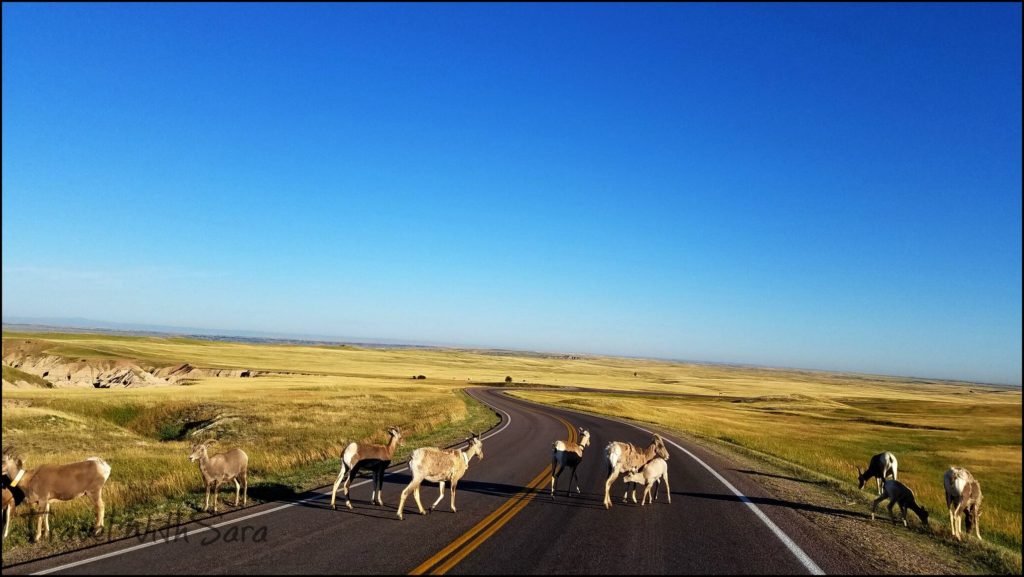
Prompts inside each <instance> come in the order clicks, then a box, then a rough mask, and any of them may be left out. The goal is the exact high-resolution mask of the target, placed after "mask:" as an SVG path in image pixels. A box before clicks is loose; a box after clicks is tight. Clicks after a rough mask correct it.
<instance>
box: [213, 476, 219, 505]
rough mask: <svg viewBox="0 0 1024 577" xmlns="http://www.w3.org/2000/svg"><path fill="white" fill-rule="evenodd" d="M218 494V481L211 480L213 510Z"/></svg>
mask: <svg viewBox="0 0 1024 577" xmlns="http://www.w3.org/2000/svg"><path fill="white" fill-rule="evenodd" d="M219 496H220V481H214V482H213V512H214V513H216V512H217V497H219Z"/></svg>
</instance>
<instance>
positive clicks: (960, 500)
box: [3, 427, 982, 540]
mask: <svg viewBox="0 0 1024 577" xmlns="http://www.w3.org/2000/svg"><path fill="white" fill-rule="evenodd" d="M387 432H388V436H389V440H388V442H387V444H383V445H377V444H372V443H359V442H352V443H349V444H348V446H346V447H345V450H344V451H343V452H342V454H341V471H340V472H339V473H338V478H337V480H336V481H335V482H334V487H333V489H332V491H331V507H332V508H335V499H336V496H337V493H338V488H339V487H341V489H342V493H343V495H344V496H345V505H346V506H347V507H348V508H349V509H351V508H352V502H351V500H350V499H349V485H350V483H351V481H352V479H353V478H354V477H355V476H356V475H357V474H358V473H359V472H360V471H361V470H368V471H370V472H371V473H372V477H373V489H372V492H371V495H370V502H371V503H373V504H376V505H383V504H384V501H383V498H382V496H381V490H382V488H383V483H384V472H385V470H386V469H387V467H388V466H390V464H391V460H392V457H393V455H394V454H395V450H396V449H397V448H398V446H400V445H401V444H402V431H401V429H400V428H398V427H390V428H388V430H387ZM578 432H579V436H578V441H573V440H566V441H562V440H559V441H555V442H554V443H553V445H552V454H551V496H552V498H553V497H554V494H555V483H556V481H557V479H558V477H559V476H560V475H561V474H562V472H563V471H565V470H566V469H570V470H571V471H572V473H571V474H570V477H569V487H567V488H566V494H568V493H569V492H570V491H571V489H572V485H573V481H574V480H576V479H577V477H576V467H578V466H579V464H580V463H581V462H582V460H583V453H584V450H585V449H586V448H587V446H589V444H590V432H589V431H587V430H585V429H583V428H579V430H578ZM211 442H212V441H206V442H203V443H199V444H197V445H194V446H193V447H192V450H191V452H190V454H189V460H190V461H192V462H195V463H198V465H199V471H200V473H201V474H202V478H203V484H204V486H205V489H206V501H205V504H204V506H203V511H207V510H209V508H210V492H211V488H212V489H213V511H214V512H215V513H216V511H217V495H218V493H219V491H220V486H221V485H222V484H224V483H228V482H234V484H235V506H238V505H239V504H241V505H243V506H244V505H245V504H246V503H247V502H248V465H249V457H248V456H247V455H246V454H245V452H244V451H242V450H241V449H231V450H229V451H226V452H223V453H217V454H213V455H210V454H209V452H208V450H207V447H208V446H209V445H210V443H211ZM473 457H478V458H479V459H483V458H484V449H483V440H482V439H481V438H480V435H478V434H476V433H473V434H472V435H471V436H470V437H469V438H468V439H467V447H466V448H465V449H439V448H436V447H422V448H419V449H416V450H415V451H413V452H412V456H411V457H410V459H409V468H410V470H411V472H412V480H411V481H410V482H409V485H408V486H406V487H405V489H404V490H402V494H401V498H400V500H399V502H398V512H397V515H398V518H399V519H402V518H403V516H402V513H403V510H404V508H405V500H406V497H408V496H409V494H410V493H412V495H413V497H414V499H415V500H416V506H417V508H418V509H419V512H420V513H421V514H423V515H426V514H427V511H425V510H424V509H423V504H422V503H421V502H420V484H421V483H422V482H423V481H431V482H435V483H438V485H439V488H440V492H439V495H438V497H437V499H436V500H435V501H434V503H433V504H432V505H431V506H430V510H434V508H435V507H436V506H437V504H438V503H440V502H441V499H442V498H444V487H445V483H450V484H451V509H452V511H453V512H454V511H456V508H455V491H456V487H457V486H458V483H459V480H460V479H462V477H463V475H465V473H466V471H467V469H468V468H469V463H470V460H471V459H472V458H473ZM668 458H669V454H668V450H667V448H666V447H665V443H664V441H663V440H662V438H661V437H660V436H658V435H654V436H653V438H652V439H651V442H650V444H649V445H648V446H646V447H642V446H636V445H633V444H631V443H625V442H621V441H615V442H612V443H609V444H608V446H607V447H606V448H605V460H606V463H607V465H608V471H609V475H608V479H607V480H606V481H605V491H604V505H605V507H606V508H609V507H611V505H612V501H611V497H610V491H611V486H612V484H613V483H614V482H615V480H616V479H617V478H618V477H619V476H620V475H623V474H625V477H624V480H625V482H626V484H627V489H626V494H624V495H623V501H625V500H626V495H627V494H628V493H629V485H630V484H632V486H633V502H634V503H636V502H637V500H636V485H637V484H639V485H643V487H644V492H643V496H642V499H641V501H640V504H641V505H644V504H646V503H647V502H649V501H651V500H652V498H651V492H652V490H653V492H654V498H657V494H658V485H659V484H660V483H664V484H665V492H666V493H667V494H668V502H669V503H671V502H672V497H671V491H670V489H669V486H668V464H667V462H666V461H667V459H668ZM898 467H899V465H898V463H897V461H896V457H895V455H893V454H892V453H889V452H885V453H879V454H878V455H875V456H874V457H872V458H871V461H870V463H869V464H868V468H867V469H866V470H861V469H860V468H859V467H858V473H859V477H858V481H859V486H858V488H860V489H863V488H864V485H865V484H866V483H867V482H868V480H870V479H872V478H873V479H875V483H876V487H877V489H878V498H877V499H875V500H874V502H873V503H872V506H871V518H872V519H874V518H875V510H876V509H877V507H878V505H879V504H880V503H881V502H882V501H885V500H887V499H888V500H889V515H890V517H891V518H892V520H893V522H896V518H895V514H894V512H893V507H895V506H897V505H898V506H899V507H900V512H901V513H902V520H903V524H904V526H906V524H907V511H908V510H909V511H913V512H914V513H916V514H917V516H918V518H920V520H921V523H922V524H923V525H926V526H927V525H928V511H927V510H926V509H925V508H924V507H922V506H920V505H919V504H918V503H917V501H916V500H915V498H914V493H913V491H911V490H910V488H909V487H907V486H906V485H904V484H903V483H901V482H900V481H898V480H897V477H898ZM3 476H4V477H3V515H4V538H5V539H6V538H7V534H8V530H9V528H10V523H11V517H12V516H13V514H14V509H15V506H16V505H17V504H20V503H22V502H27V503H28V505H29V507H30V509H31V510H32V511H33V513H34V514H35V516H36V531H35V540H39V538H40V537H41V536H43V535H44V534H45V535H46V536H49V533H50V520H49V513H50V503H51V502H53V501H68V500H71V499H76V498H78V497H81V496H82V495H88V496H89V498H90V499H91V500H92V501H93V504H94V505H95V510H96V524H95V532H96V533H97V534H100V533H102V531H103V527H104V525H103V512H104V508H103V485H104V483H106V481H107V479H108V478H109V477H110V465H108V464H107V463H106V462H105V461H104V460H103V459H100V458H99V457H91V458H89V459H86V460H85V461H80V462H77V463H69V464H66V465H42V466H40V467H38V468H36V469H31V470H26V469H25V468H24V464H23V462H22V459H21V457H20V456H19V455H18V454H17V452H16V451H15V450H14V449H13V448H5V449H4V452H3ZM890 477H891V478H890ZM943 483H944V485H945V492H946V505H947V507H948V508H949V517H950V527H951V529H952V533H953V536H954V537H955V538H956V539H958V540H959V539H961V538H962V535H963V527H962V525H963V523H966V526H967V533H968V534H970V532H971V530H972V528H973V530H974V534H975V536H977V538H978V539H981V532H980V529H979V523H978V521H979V517H980V516H981V500H982V495H981V485H980V484H979V483H978V481H977V480H976V479H975V478H974V476H973V475H971V473H970V472H969V471H967V470H966V469H963V468H960V467H950V469H949V470H948V471H946V473H945V476H944V479H943ZM576 492H577V493H579V492H580V488H579V485H578V481H577V485H576ZM39 509H42V513H41V514H40V512H39Z"/></svg>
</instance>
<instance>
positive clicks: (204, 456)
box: [188, 439, 249, 513]
mask: <svg viewBox="0 0 1024 577" xmlns="http://www.w3.org/2000/svg"><path fill="white" fill-rule="evenodd" d="M215 442H216V440H213V439H211V440H208V441H204V442H202V443H199V444H198V445H193V446H192V452H191V453H190V454H189V456H188V460H189V461H192V462H193V463H195V462H197V461H198V462H199V472H200V473H202V475H203V486H204V487H205V488H206V503H205V504H204V505H203V511H206V510H208V509H209V508H210V486H211V485H212V486H213V512H214V513H216V512H217V496H218V495H219V494H220V485H221V483H226V482H228V481H234V482H235V507H237V506H238V502H239V491H241V494H242V499H241V501H242V504H243V505H245V504H247V503H248V502H249V455H246V454H245V451H243V450H241V449H231V450H230V451H228V452H226V453H217V454H215V455H212V456H211V455H209V454H208V453H207V450H206V448H207V446H208V445H210V444H212V443H215ZM239 480H241V483H239Z"/></svg>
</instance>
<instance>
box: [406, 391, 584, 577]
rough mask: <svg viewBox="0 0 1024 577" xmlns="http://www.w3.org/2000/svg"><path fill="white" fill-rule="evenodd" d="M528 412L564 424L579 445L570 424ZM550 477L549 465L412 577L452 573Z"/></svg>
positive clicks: (519, 509)
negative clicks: (452, 569) (453, 569)
mask: <svg viewBox="0 0 1024 577" xmlns="http://www.w3.org/2000/svg"><path fill="white" fill-rule="evenodd" d="M528 410H531V411H532V412H536V413H540V414H543V415H546V416H549V417H552V418H554V419H557V420H558V421H560V422H561V423H562V424H563V425H565V429H566V430H567V431H568V432H569V441H570V442H573V443H575V442H576V430H575V429H574V428H573V427H572V425H571V424H570V423H569V421H566V420H565V419H563V418H561V417H559V416H558V415H552V414H550V413H546V412H543V411H537V410H534V409H528ZM550 478H551V466H550V465H549V466H547V467H544V469H543V470H542V471H541V472H540V473H539V474H538V475H537V476H536V477H534V478H533V480H532V481H530V482H529V483H528V484H527V485H526V487H524V488H523V489H522V490H521V491H519V492H518V493H516V494H515V495H513V496H512V497H511V498H509V500H508V501H505V502H504V503H502V505H501V506H500V507H498V508H497V509H496V510H495V511H494V512H493V513H491V514H490V515H488V516H486V517H484V518H483V520H482V521H480V522H479V523H477V524H476V525H474V526H473V528H472V529H470V530H469V531H466V532H465V533H464V534H463V535H462V536H461V537H459V538H458V539H456V540H454V541H452V542H451V544H449V545H448V546H447V547H445V548H444V549H441V550H440V551H438V552H437V553H436V554H435V555H434V556H432V557H431V558H430V559H427V560H426V561H424V562H423V563H421V564H420V565H419V566H417V567H416V568H415V569H413V570H412V571H410V572H409V575H444V574H445V573H447V572H448V571H450V570H451V568H452V567H454V566H456V565H458V564H459V562H460V561H462V560H463V559H464V558H465V557H466V556H467V555H469V554H470V553H472V552H473V551H475V550H476V548H477V547H479V546H480V545H482V544H483V543H484V541H487V540H488V539H490V538H491V537H492V536H493V535H494V534H495V533H497V532H498V531H499V530H500V529H501V528H502V527H504V526H505V524H506V523H508V522H509V521H510V520H511V519H512V518H513V517H515V516H516V515H518V514H519V512H520V511H522V510H523V509H524V508H525V507H526V506H527V505H528V504H529V503H530V501H532V500H533V498H534V497H536V496H537V490H538V489H540V488H541V487H543V486H544V485H545V484H546V483H547V482H548V479H550Z"/></svg>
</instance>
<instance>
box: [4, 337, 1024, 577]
mask: <svg viewBox="0 0 1024 577" xmlns="http://www.w3.org/2000/svg"><path fill="white" fill-rule="evenodd" d="M25 339H31V340H32V341H34V342H36V344H37V345H38V346H39V349H40V350H45V352H46V353H47V354H56V355H60V356H65V357H67V358H69V359H76V360H81V359H131V360H134V361H135V362H137V363H138V364H140V366H145V365H147V364H148V365H150V366H168V365H176V364H181V363H185V362H187V363H190V364H192V365H194V366H196V367H204V368H227V369H250V370H254V371H270V372H274V373H278V374H274V375H271V376H260V377H256V378H242V379H240V378H203V379H199V380H197V381H195V382H194V383H192V384H191V385H190V386H182V385H177V386H166V387H146V388H138V389H136V388H127V389H124V388H112V389H91V388H88V389H81V388H58V389H44V388H38V387H24V386H20V387H7V386H6V385H5V388H4V394H3V400H4V411H3V436H4V444H5V445H6V444H15V445H17V446H18V447H19V448H20V449H21V451H22V453H23V454H24V455H25V457H26V459H27V460H28V465H29V466H33V465H34V464H40V463H44V462H67V461H71V460H75V459H81V458H85V457H88V456H91V455H94V454H95V455H100V456H102V457H104V458H106V459H107V460H108V461H109V462H110V463H111V465H112V466H113V469H114V472H113V474H112V476H111V480H110V482H109V497H108V503H109V508H110V509H111V510H118V508H120V509H119V510H121V511H124V512H125V514H126V515H128V514H129V513H131V514H135V513H138V512H148V511H152V510H154V509H160V508H173V507H175V506H179V505H180V504H182V503H185V504H187V506H188V507H189V508H194V507H196V506H197V504H198V503H200V501H201V499H202V487H201V483H200V480H199V473H198V472H197V471H196V470H195V467H194V466H192V465H191V464H189V463H188V462H187V461H186V460H185V454H186V450H187V444H188V442H187V441H183V440H180V439H182V438H184V437H186V436H187V435H188V434H189V433H190V432H191V431H193V430H194V429H192V428H191V427H210V428H209V429H204V430H203V434H216V435H217V436H218V437H220V438H222V439H223V440H224V444H225V445H232V444H238V445H239V446H243V447H244V448H245V449H246V450H247V451H248V452H249V454H250V462H251V466H252V470H253V479H254V481H253V490H252V491H250V494H253V495H256V496H257V497H258V496H259V495H260V494H261V492H262V494H263V495H265V496H268V497H272V496H279V495H280V493H281V491H284V492H287V491H299V490H301V489H305V488H310V487H314V486H319V485H323V484H326V483H329V482H331V481H333V476H334V475H335V474H336V473H337V458H338V454H339V452H340V450H341V447H342V445H343V444H344V442H345V441H346V440H351V439H363V440H371V439H374V440H378V442H379V441H381V440H383V439H382V437H383V434H384V429H385V427H387V426H388V425H391V424H398V425H400V426H403V427H404V428H405V429H406V430H407V431H408V432H409V433H410V435H411V438H410V439H408V440H407V442H406V445H405V446H404V447H403V448H402V449H401V450H400V452H399V455H398V459H402V458H404V457H405V455H407V454H408V452H409V451H411V450H412V449H413V448H415V447H417V446H422V445H424V444H445V443H446V442H448V441H452V440H457V439H459V438H460V437H461V436H464V435H465V430H466V429H467V428H474V427H475V428H478V429H483V428H487V426H489V425H490V424H492V423H494V422H495V421H496V419H495V417H494V415H493V413H491V412H490V411H489V410H486V409H484V408H483V407H480V406H479V405H477V404H476V403H474V402H472V401H470V400H469V399H468V398H466V397H465V396H464V395H462V394H461V393H459V390H460V389H461V388H464V387H466V386H468V385H471V384H477V383H487V384H495V383H501V384H504V380H505V377H506V376H510V377H511V378H512V381H513V384H515V385H523V384H528V385H539V384H543V385H553V386H566V387H580V388H583V389H591V390H590V391H587V392H582V393H580V392H569V391H560V390H558V389H547V390H545V389H536V390H531V391H528V392H526V391H522V392H516V393H515V394H517V395H521V396H523V397H524V398H528V399H531V400H536V401H540V402H545V403H552V404H558V405H561V406H565V407H568V408H575V409H579V410H584V411H589V412H595V413H601V414H608V415H615V416H621V417H626V418H634V419H637V420H641V421H647V422H652V423H656V424H658V425H662V426H665V427H667V428H669V429H674V430H676V431H679V432H682V433H688V434H694V435H698V436H702V437H705V438H709V439H717V440H718V441H720V442H726V443H732V444H734V445H738V446H742V447H745V448H747V449H750V450H752V451H757V452H759V453H763V454H767V455H771V456H773V457H775V458H777V459H781V460H784V461H786V462H788V463H792V464H793V465H794V466H798V467H802V468H804V469H809V470H811V471H814V472H816V473H818V474H820V475H822V476H824V477H826V478H828V479H832V480H833V486H834V487H835V488H836V489H837V490H839V491H850V492H851V494H858V493H857V492H856V485H855V484H854V483H855V482H856V471H855V469H854V466H855V465H858V464H859V465H861V466H864V465H866V464H867V460H868V458H869V457H870V456H871V455H873V454H875V453H878V452H880V451H883V450H891V451H893V452H894V453H896V455H897V456H898V458H899V460H900V479H901V480H904V481H906V482H907V484H908V485H910V486H911V487H912V488H913V489H914V490H915V492H916V493H917V494H918V496H919V497H920V498H921V500H922V501H923V502H924V503H925V505H926V506H927V507H928V509H929V510H930V511H932V512H933V520H934V521H936V522H935V523H933V527H936V528H941V530H943V531H945V533H946V534H948V529H947V527H948V521H947V516H946V513H945V502H944V497H943V489H942V480H941V479H942V474H943V472H944V471H945V470H946V468H947V467H948V466H949V465H951V464H955V465H961V466H965V467H967V468H969V469H970V470H971V471H972V472H974V474H975V475H976V476H977V477H978V478H979V480H980V481H981V483H982V487H983V489H984V492H985V509H986V510H985V514H984V516H983V517H982V531H983V534H984V535H985V536H986V538H987V539H988V540H989V541H990V542H993V541H994V542H995V543H997V544H998V548H999V549H1000V550H1002V551H1004V552H1006V551H1008V553H1005V554H1006V555H1010V556H1015V557H1014V559H1015V561H1011V562H1010V563H1009V566H1010V567H1011V568H1012V567H1013V566H1014V565H1013V563H1014V562H1015V563H1016V565H1015V566H1016V571H1017V572H1019V571H1020V553H1019V550H1020V544H1021V391H1020V389H1019V388H1016V389H1008V388H999V387H991V386H983V385H976V384H970V383H950V382H945V381H934V380H927V379H909V378H896V377H880V376H870V375H858V374H840V373H828V372H819V371H799V370H781V369H764V368H752V367H737V366H725V365H707V364H693V363H673V362H665V361H657V360H645V359H630V358H616V357H596V356H568V355H540V354H531V353H525V352H515V353H513V352H507V351H474V350H449V349H415V348H392V349H385V348H360V347H353V346H314V345H281V344H251V343H235V342H222V341H206V340H196V339H182V338H150V337H121V336H110V335H96V334H54V333H4V343H5V345H4V346H5V350H6V348H7V343H8V341H9V340H15V341H24V340H25ZM5 374H6V373H5ZM421 374H422V375H425V376H427V379H426V380H418V379H412V378H411V377H412V376H414V375H421ZM5 380H6V379H5ZM183 384H184V382H183ZM635 392H647V393H650V394H648V395H643V396H635V395H624V394H618V393H635ZM663 393H671V394H673V395H674V396H663V395H661V394H663ZM850 487H852V490H851V489H849V488H850ZM859 495H860V497H861V498H862V502H863V504H864V506H867V505H868V504H869V503H870V500H871V498H872V496H871V493H870V491H868V490H865V491H863V492H860V493H859ZM55 508H56V515H57V516H56V518H55V520H56V522H57V524H58V525H61V524H64V523H66V522H68V521H69V517H71V519H73V520H74V522H75V523H76V525H75V530H76V531H78V532H79V533H80V534H82V535H84V534H85V532H86V531H87V529H88V527H89V523H90V522H91V521H90V519H91V517H90V516H91V512H90V511H89V507H88V503H86V502H85V501H84V500H83V501H79V502H76V503H68V504H59V505H56V506H55ZM129 516H130V515H129ZM20 523H24V522H23V521H20ZM16 529H17V530H18V534H20V535H21V537H19V538H17V539H15V538H14V537H13V535H12V538H11V539H8V543H6V544H5V545H4V551H5V559H6V558H7V556H8V553H9V548H10V546H11V544H12V543H13V544H18V543H23V542H24V535H25V534H26V533H27V530H25V528H24V525H22V526H21V527H20V528H16ZM937 530H940V529H937Z"/></svg>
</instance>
